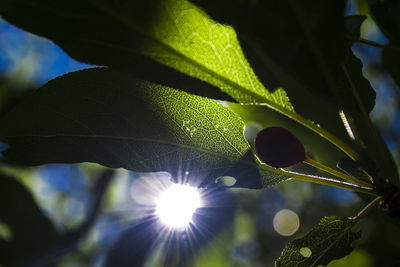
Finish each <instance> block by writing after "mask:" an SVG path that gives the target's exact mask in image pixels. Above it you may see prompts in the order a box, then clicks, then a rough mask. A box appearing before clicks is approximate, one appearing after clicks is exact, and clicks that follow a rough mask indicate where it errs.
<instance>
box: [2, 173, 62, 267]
mask: <svg viewBox="0 0 400 267" xmlns="http://www.w3.org/2000/svg"><path fill="white" fill-rule="evenodd" d="M0 221H1V222H3V223H6V224H7V225H8V226H9V227H10V228H11V231H12V238H11V240H10V241H9V242H4V243H2V244H1V246H0V249H1V253H0V254H1V256H0V263H1V264H4V265H5V266H21V264H27V263H29V262H30V261H32V260H33V259H35V258H36V257H38V256H40V255H42V254H43V253H45V252H47V251H49V250H51V249H53V247H54V246H55V245H56V244H57V243H58V242H59V241H60V238H61V235H60V234H59V233H58V232H57V231H56V229H55V227H54V225H53V224H52V222H51V221H50V220H49V218H47V217H46V216H45V215H44V214H43V213H42V211H41V210H40V208H39V206H38V205H37V204H36V202H35V200H34V199H33V197H32V195H31V194H30V192H29V191H28V190H27V189H26V188H25V187H24V186H23V185H22V184H20V183H19V182H18V181H17V180H16V179H15V178H12V177H9V176H7V175H5V174H3V173H0ZM21 255H23V257H21Z"/></svg>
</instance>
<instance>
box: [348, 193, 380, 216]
mask: <svg viewBox="0 0 400 267" xmlns="http://www.w3.org/2000/svg"><path fill="white" fill-rule="evenodd" d="M382 200H383V197H382V196H379V197H376V198H375V199H374V200H372V201H371V202H369V203H368V204H367V206H365V207H364V208H363V209H362V210H361V211H360V212H359V213H357V215H356V216H355V217H353V220H355V221H359V220H360V219H362V218H363V217H364V216H365V215H367V214H368V213H369V212H371V210H373V209H374V208H375V207H376V206H378V204H380V203H381V201H382Z"/></svg>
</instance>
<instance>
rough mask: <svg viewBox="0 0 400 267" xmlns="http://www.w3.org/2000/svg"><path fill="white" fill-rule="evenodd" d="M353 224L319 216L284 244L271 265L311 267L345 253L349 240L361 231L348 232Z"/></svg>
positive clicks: (350, 243) (344, 220)
mask: <svg viewBox="0 0 400 267" xmlns="http://www.w3.org/2000/svg"><path fill="white" fill-rule="evenodd" d="M354 224H355V222H354V221H353V220H351V219H349V218H340V217H336V216H331V217H324V218H322V219H321V221H320V222H319V223H318V225H317V226H315V227H314V228H313V229H311V231H310V232H308V233H307V234H306V235H305V236H304V237H303V238H300V239H295V240H294V241H292V242H290V243H289V244H287V245H286V247H285V249H284V250H283V252H282V255H281V256H280V257H279V258H278V259H277V260H276V262H275V266H279V267H283V266H287V267H291V266H304V267H312V266H318V265H326V264H328V263H329V262H330V261H332V260H335V259H339V258H342V257H344V256H346V255H347V254H349V253H350V252H351V251H352V250H353V247H352V244H353V242H354V241H356V240H358V239H359V238H360V237H361V232H352V231H351V228H352V227H353V226H354Z"/></svg>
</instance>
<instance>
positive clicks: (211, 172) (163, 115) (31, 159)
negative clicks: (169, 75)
mask: <svg viewBox="0 0 400 267" xmlns="http://www.w3.org/2000/svg"><path fill="white" fill-rule="evenodd" d="M16 121H18V123H15V122H16ZM0 123H1V125H3V127H2V128H1V130H0V136H1V140H2V141H4V142H5V143H7V144H8V145H9V146H10V147H9V149H8V150H6V151H5V152H4V153H3V154H4V157H5V159H7V160H9V161H13V162H17V163H22V164H27V165H38V164H44V163H52V162H53V163H54V162H64V163H74V162H82V161H91V162H96V163H100V164H102V165H105V166H109V167H113V168H119V167H123V168H126V169H129V170H135V171H168V172H170V173H171V174H172V175H173V177H174V179H177V180H179V179H181V180H182V181H186V180H190V181H191V182H192V183H193V184H196V185H200V184H202V185H207V184H208V183H214V182H215V179H216V178H217V177H219V176H223V175H230V176H233V177H235V178H236V179H237V181H238V182H237V183H236V186H244V187H261V184H262V185H263V186H268V185H270V184H273V183H277V182H279V181H281V180H283V179H285V177H284V176H281V175H277V174H275V173H274V172H273V171H268V167H266V166H264V168H263V171H262V172H261V176H262V177H263V179H262V180H260V172H259V170H258V167H257V166H258V163H257V161H256V159H255V158H254V156H253V154H252V153H251V150H250V146H249V144H248V143H247V141H246V139H245V138H244V136H243V127H244V125H243V122H242V121H241V119H240V118H239V117H238V116H237V115H236V114H235V113H234V112H233V111H231V110H230V109H229V108H227V107H225V106H223V105H222V104H219V103H218V102H217V101H215V100H210V99H207V98H202V97H199V96H194V95H190V94H188V93H185V92H182V91H179V90H175V89H171V88H169V87H165V86H161V85H158V84H154V83H150V82H148V81H144V80H139V79H137V78H135V77H132V76H131V75H126V74H123V73H120V72H116V71H113V70H110V69H91V70H86V71H80V72H75V73H71V74H68V75H66V76H62V77H60V78H57V79H55V80H53V81H51V82H49V83H48V84H47V85H45V86H44V87H43V88H41V89H40V90H38V91H37V92H36V93H35V94H33V95H32V96H31V97H30V98H28V99H27V100H26V101H24V102H22V103H21V104H20V105H19V106H17V107H16V108H15V109H14V110H12V111H11V112H10V113H8V114H7V115H6V116H5V117H4V118H3V119H2V120H1V121H0ZM271 170H272V168H271Z"/></svg>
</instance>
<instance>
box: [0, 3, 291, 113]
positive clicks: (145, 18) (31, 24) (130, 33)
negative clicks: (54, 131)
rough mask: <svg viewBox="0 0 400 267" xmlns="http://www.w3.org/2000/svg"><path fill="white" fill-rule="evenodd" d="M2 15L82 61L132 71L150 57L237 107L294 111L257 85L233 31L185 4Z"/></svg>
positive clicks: (278, 94)
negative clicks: (249, 105)
mask: <svg viewBox="0 0 400 267" xmlns="http://www.w3.org/2000/svg"><path fill="white" fill-rule="evenodd" d="M0 10H1V11H0V12H1V13H0V15H2V16H3V17H4V18H5V19H6V20H8V21H9V22H11V23H14V24H16V25H17V26H20V27H22V28H24V29H26V30H28V31H31V32H33V33H36V34H39V35H42V36H45V37H47V38H49V39H51V40H53V41H55V42H56V43H57V44H58V45H60V46H61V47H62V48H64V49H65V50H66V51H67V52H68V53H70V55H71V56H73V57H75V58H76V59H78V60H82V61H85V62H88V63H92V64H97V65H107V66H114V67H119V68H121V67H122V68H130V66H131V65H134V64H135V61H136V60H137V59H138V58H140V57H141V56H146V57H149V58H152V59H153V60H156V61H158V62H160V63H163V64H165V65H168V66H170V67H172V68H174V69H177V70H179V71H181V72H184V73H186V74H188V75H190V76H193V77H196V78H199V79H202V80H204V81H207V82H209V83H211V84H213V85H215V86H217V87H219V88H220V89H221V90H222V91H224V92H226V93H228V94H229V95H231V96H232V97H233V98H235V99H236V100H237V101H239V102H264V101H270V102H271V103H272V104H275V105H278V106H281V107H283V108H285V109H288V110H292V106H291V104H290V103H289V101H288V99H287V97H286V93H285V92H284V91H283V90H276V91H275V92H274V93H270V92H268V90H266V88H265V87H264V86H263V85H262V84H261V83H260V81H259V80H258V79H257V77H256V75H255V74H254V72H253V70H252V68H251V67H250V65H249V63H248V62H247V60H246V58H245V57H244V55H243V52H242V50H241V48H240V45H239V43H238V41H237V38H236V34H235V32H234V30H233V29H232V28H231V27H228V26H224V25H221V24H218V23H216V22H214V21H213V20H212V19H210V18H209V17H208V16H207V15H206V14H205V13H204V12H202V11H201V10H199V9H198V8H197V7H196V6H194V5H193V4H191V3H189V2H188V1H186V0H162V1H159V0H149V1H144V2H143V1H118V2H115V1H102V0H92V1H88V0H86V1H78V0H75V1H57V2H54V1H49V0H47V1H37V0H36V1H26V0H18V1H15V0H6V1H1V3H0ZM264 98H265V99H264Z"/></svg>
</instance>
